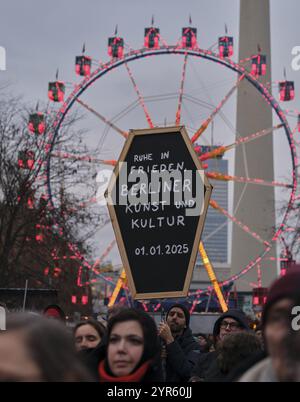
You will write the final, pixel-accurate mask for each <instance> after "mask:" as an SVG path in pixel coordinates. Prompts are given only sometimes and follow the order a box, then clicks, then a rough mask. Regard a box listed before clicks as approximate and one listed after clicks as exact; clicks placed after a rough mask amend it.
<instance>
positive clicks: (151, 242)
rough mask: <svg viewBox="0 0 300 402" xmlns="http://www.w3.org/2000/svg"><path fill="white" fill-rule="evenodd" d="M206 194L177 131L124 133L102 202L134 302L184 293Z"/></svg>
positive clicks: (190, 153) (193, 158) (191, 153)
mask: <svg viewBox="0 0 300 402" xmlns="http://www.w3.org/2000/svg"><path fill="white" fill-rule="evenodd" d="M211 191H212V186H211V185H210V183H209V182H208V179H207V178H206V176H205V174H204V171H203V169H202V167H201V163H200V162H199V160H198V157H197V155H196V153H195V151H194V149H193V146H192V144H191V141H190V139H189V137H188V135H187V133H186V130H185V128H184V127H163V128H154V129H145V130H132V131H130V133H129V137H128V139H127V141H126V143H125V145H124V148H123V150H122V152H121V155H120V158H119V160H118V163H117V165H116V167H115V169H114V174H113V175H112V178H111V180H110V182H109V186H108V189H107V191H106V194H105V196H106V201H107V204H108V208H109V213H110V217H111V220H112V225H113V228H114V231H115V234H116V238H117V243H118V247H119V250H120V255H121V258H122V262H123V265H124V268H125V271H126V276H127V279H128V285H129V289H130V291H131V294H132V296H133V297H134V298H135V299H151V298H167V297H184V296H186V295H187V293H188V290H189V286H190V281H191V278H192V273H193V268H194V265H195V260H196V257H197V251H198V246H199V242H200V238H201V234H202V230H203V226H204V221H205V217H206V213H207V208H208V204H209V199H210V195H211Z"/></svg>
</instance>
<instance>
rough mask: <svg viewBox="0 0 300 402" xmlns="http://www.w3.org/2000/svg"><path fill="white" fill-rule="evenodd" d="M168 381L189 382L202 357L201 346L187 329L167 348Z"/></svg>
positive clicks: (166, 368)
mask: <svg viewBox="0 0 300 402" xmlns="http://www.w3.org/2000/svg"><path fill="white" fill-rule="evenodd" d="M166 349H167V359H166V367H165V370H166V381H171V382H182V381H188V380H189V379H190V377H191V373H192V370H193V368H194V366H195V364H196V362H197V360H198V359H199V356H200V346H199V344H198V343H197V342H196V341H195V339H194V337H193V335H192V332H191V330H190V329H189V328H187V329H186V330H185V331H184V333H183V334H182V335H181V336H179V337H178V338H176V339H175V341H174V342H172V343H170V344H169V345H167V346H166Z"/></svg>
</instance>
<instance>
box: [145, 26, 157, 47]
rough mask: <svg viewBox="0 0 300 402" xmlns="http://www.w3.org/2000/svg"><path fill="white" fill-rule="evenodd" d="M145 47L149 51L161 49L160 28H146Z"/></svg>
mask: <svg viewBox="0 0 300 402" xmlns="http://www.w3.org/2000/svg"><path fill="white" fill-rule="evenodd" d="M144 46H145V47H146V48H147V49H159V28H153V27H151V28H145V37H144Z"/></svg>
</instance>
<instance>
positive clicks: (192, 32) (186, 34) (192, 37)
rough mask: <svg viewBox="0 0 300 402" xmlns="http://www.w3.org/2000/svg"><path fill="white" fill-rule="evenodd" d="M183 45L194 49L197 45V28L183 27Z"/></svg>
mask: <svg viewBox="0 0 300 402" xmlns="http://www.w3.org/2000/svg"><path fill="white" fill-rule="evenodd" d="M181 45H182V47H184V48H187V49H194V48H195V47H196V45H197V28H191V27H186V28H182V38H181Z"/></svg>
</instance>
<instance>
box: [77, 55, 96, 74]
mask: <svg viewBox="0 0 300 402" xmlns="http://www.w3.org/2000/svg"><path fill="white" fill-rule="evenodd" d="M91 66H92V59H91V58H90V57H88V56H84V55H82V56H76V59H75V72H76V74H77V75H81V76H83V77H89V76H90V75H91Z"/></svg>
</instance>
